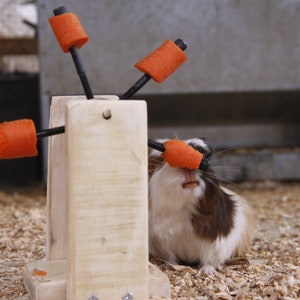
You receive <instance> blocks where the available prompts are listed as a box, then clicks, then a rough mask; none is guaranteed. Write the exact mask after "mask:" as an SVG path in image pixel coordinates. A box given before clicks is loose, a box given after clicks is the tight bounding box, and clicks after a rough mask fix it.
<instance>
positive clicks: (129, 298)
mask: <svg viewBox="0 0 300 300" xmlns="http://www.w3.org/2000/svg"><path fill="white" fill-rule="evenodd" d="M122 300H133V294H132V293H130V292H127V293H126V294H125V295H123V297H122Z"/></svg>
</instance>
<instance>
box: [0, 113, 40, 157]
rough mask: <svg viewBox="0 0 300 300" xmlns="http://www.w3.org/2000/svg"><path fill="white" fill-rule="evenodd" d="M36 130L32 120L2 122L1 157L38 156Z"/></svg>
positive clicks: (0, 126) (0, 132)
mask: <svg viewBox="0 0 300 300" xmlns="http://www.w3.org/2000/svg"><path fill="white" fill-rule="evenodd" d="M36 142H37V137H36V130H35V126H34V123H33V121H32V120H29V119H22V120H16V121H11V122H4V123H1V124H0V159H9V158H21V157H29V156H36V155H37V154H38V151H37V148H36Z"/></svg>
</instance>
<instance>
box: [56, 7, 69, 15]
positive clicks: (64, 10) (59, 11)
mask: <svg viewBox="0 0 300 300" xmlns="http://www.w3.org/2000/svg"><path fill="white" fill-rule="evenodd" d="M67 12H68V10H67V8H66V7H65V6H60V7H57V8H55V9H54V10H53V14H54V16H59V15H62V14H65V13H67Z"/></svg>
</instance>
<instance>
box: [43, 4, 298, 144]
mask: <svg viewBox="0 0 300 300" xmlns="http://www.w3.org/2000/svg"><path fill="white" fill-rule="evenodd" d="M61 5H66V6H67V8H68V9H69V11H72V12H74V13H76V14H77V15H78V17H79V19H80V20H81V23H82V24H83V26H84V27H85V29H86V31H87V33H88V35H89V37H90V41H89V43H88V44H86V45H85V46H84V47H83V48H82V49H80V54H81V57H82V60H83V62H84V65H85V68H86V70H87V73H88V77H89V79H90V83H91V86H92V89H93V91H94V93H95V94H118V95H120V94H122V93H123V92H125V91H126V90H127V89H128V88H129V87H130V86H131V85H132V84H133V83H134V82H135V81H136V80H137V79H138V78H139V77H140V76H141V73H140V72H139V71H138V70H137V69H135V68H134V64H135V63H136V62H137V61H138V60H140V59H141V58H143V57H144V56H146V55H148V54H149V53H150V52H152V50H154V49H156V48H157V47H158V46H160V45H161V44H162V43H163V42H164V41H165V40H166V39H172V40H175V39H176V38H182V39H183V40H185V42H186V43H187V45H188V48H187V50H186V54H187V56H188V61H187V62H186V63H185V64H184V65H183V66H182V67H181V68H180V69H179V70H178V71H177V72H176V73H175V74H173V75H172V76H171V77H170V78H168V79H167V80H166V81H165V82H164V83H162V84H158V83H156V82H153V81H150V82H149V83H148V84H147V85H146V87H144V88H143V89H142V93H143V98H144V99H146V98H147V95H150V94H152V95H153V94H159V95H160V96H161V97H163V95H176V94H177V95H178V94H185V95H186V96H187V97H189V94H190V95H192V94H193V95H194V96H195V95H196V96H197V95H201V94H203V93H210V92H217V93H218V95H219V96H218V97H219V98H218V101H220V102H218V101H217V102H218V103H221V101H227V100H225V99H222V97H220V94H221V95H222V93H226V92H237V91H238V92H240V93H243V92H257V91H274V90H275V91H280V90H281V91H294V90H299V88H300V18H299V15H300V1H299V0H189V1H182V0H152V1H146V0H140V1H138V0H115V1H113V0H85V1H79V0H77V1H76V0H74V1H65V2H62V1H57V0H53V1H43V0H38V8H39V51H40V67H41V73H40V79H41V80H40V85H41V96H42V97H41V101H42V120H43V121H42V122H43V123H42V126H43V127H47V126H48V114H49V99H50V96H52V95H68V94H83V90H82V87H81V85H80V82H79V79H78V76H77V74H76V72H75V68H74V65H73V62H72V59H71V56H70V55H69V54H64V53H63V52H62V51H61V49H60V48H59V46H58V43H57V41H56V39H55V37H54V35H53V32H52V30H51V28H50V26H49V23H48V18H49V17H51V16H52V15H53V14H52V11H53V9H54V8H56V7H58V6H61ZM227 98H228V97H227ZM193 99H195V98H193ZM199 99H201V98H199ZM146 100H147V99H146ZM199 101H200V100H199ZM241 101H243V99H242V100H241ZM249 101H250V102H251V100H249ZM262 101H263V99H262ZM218 103H215V105H218ZM230 103H231V102H230ZM227 104H228V102H226V103H225V104H223V106H224V107H226V105H227ZM274 105H276V103H274ZM250 106H251V105H250ZM250 106H249V105H248V106H247V107H250ZM177 109H178V112H182V111H184V110H185V111H186V110H187V109H193V107H188V106H184V103H183V104H182V105H180V106H178V108H177ZM211 109H213V108H211ZM280 109H282V106H281V107H280V106H278V107H276V110H280ZM292 109H294V108H292ZM296 109H297V108H296ZM229 110H236V112H235V113H236V114H237V115H238V114H239V111H238V110H237V108H236V106H227V111H229ZM244 110H245V107H244ZM272 110H273V109H272ZM257 111H258V113H259V109H258V110H257ZM210 113H212V115H214V114H215V113H214V112H213V111H210ZM253 113H254V112H253V111H252V114H253ZM224 114H225V115H226V111H225V112H224ZM287 115H290V113H289V114H287ZM150 118H151V116H150ZM199 119H201V110H199ZM214 122H215V120H208V123H209V125H210V126H211V127H202V128H204V130H205V129H207V132H208V133H209V135H210V136H209V138H210V141H211V142H212V143H213V144H215V145H221V146H222V145H223V146H224V145H225V146H226V147H235V146H236V145H240V146H243V143H244V141H245V140H246V141H247V145H246V146H255V145H256V144H255V143H256V141H257V140H258V139H259V140H260V141H264V140H266V141H269V140H271V141H274V139H275V140H276V141H278V140H280V141H283V142H284V141H285V140H286V138H285V137H286V132H288V136H291V137H292V138H290V140H289V141H290V144H291V145H294V144H295V143H296V142H295V141H298V140H299V137H298V136H297V134H296V133H297V132H298V128H299V122H298V121H295V119H293V120H292V123H293V124H289V122H290V121H289V120H288V121H287V123H285V124H284V125H281V124H277V125H276V126H277V127H276V126H275V127H272V124H271V125H270V126H269V125H268V126H267V127H264V128H267V131H268V132H269V133H268V136H270V137H272V138H271V139H269V138H268V139H264V134H263V132H264V131H263V132H261V131H259V130H257V128H259V127H256V125H257V124H252V125H253V127H251V128H250V129H249V130H250V131H249V130H248V131H247V132H248V133H249V132H258V135H259V134H260V136H259V137H258V139H254V140H253V139H252V140H251V136H250V135H248V136H247V137H246V136H243V134H244V132H241V133H240V135H239V136H237V135H236V134H235V133H236V132H237V130H238V131H239V128H240V127H239V124H232V123H230V124H231V125H232V130H231V129H230V130H229V131H224V130H223V129H224V126H223V125H224V124H226V122H227V121H226V120H224V123H223V124H218V126H219V127H217V126H214V125H215V123H214ZM271 122H272V121H271ZM274 122H275V123H276V120H275V119H274ZM295 122H296V126H294V125H295ZM290 123H291V122H290ZM200 125H201V126H202V125H203V124H199V123H197V122H196V123H195V124H188V126H192V127H190V128H189V129H191V130H192V131H191V132H194V131H193V128H199V126H200ZM235 125H236V127H234V126H235ZM180 126H181V127H180V128H179V127H177V128H169V129H168V128H162V129H161V130H162V131H159V132H157V131H155V130H156V129H155V128H154V129H153V130H151V128H150V131H149V132H150V133H152V134H155V135H157V136H161V133H164V130H165V131H166V130H167V133H172V132H173V130H176V131H179V132H180V131H182V130H185V131H184V132H182V137H184V135H185V134H189V131H187V130H186V129H184V128H183V126H182V125H180ZM193 126H195V127H193ZM197 126H198V127H197ZM258 126H260V125H259V124H258ZM220 128H221V129H222V130H221V131H220ZM247 128H248V127H247ZM227 129H228V127H226V128H225V130H227ZM281 129H282V130H281ZM293 129H294V130H293ZM291 130H292V132H293V133H292V134H291V135H290V134H289V132H290V131H291ZM239 132H240V131H239ZM273 133H275V135H274V136H273ZM175 134H176V132H175ZM202 135H203V133H200V136H202ZM227 135H228V139H224V136H227ZM279 135H280V136H279ZM278 137H279V139H278ZM228 140H229V141H233V145H232V144H230V145H228V143H227V141H228ZM226 143H227V144H226ZM272 143H273V142H272ZM244 144H245V143H244ZM296 144H297V143H296ZM276 145H277V144H276ZM276 145H275V144H274V143H273V144H272V145H269V144H267V145H265V146H276ZM244 146H245V145H244ZM260 146H261V147H263V146H264V145H260ZM281 146H282V144H281Z"/></svg>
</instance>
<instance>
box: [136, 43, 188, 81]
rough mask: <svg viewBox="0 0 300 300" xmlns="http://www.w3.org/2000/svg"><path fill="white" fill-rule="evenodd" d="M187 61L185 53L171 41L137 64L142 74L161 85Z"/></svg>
mask: <svg viewBox="0 0 300 300" xmlns="http://www.w3.org/2000/svg"><path fill="white" fill-rule="evenodd" d="M186 60H187V56H186V55H185V53H184V52H183V51H182V50H181V49H180V48H179V47H178V46H177V45H176V44H175V43H174V42H173V41H171V40H166V41H165V42H164V43H163V44H162V45H161V46H160V47H159V48H157V49H156V50H155V51H153V52H152V53H151V54H149V55H148V56H146V57H145V58H143V59H142V60H140V61H139V62H137V63H136V64H135V67H136V68H137V69H139V70H140V71H141V72H143V73H146V74H148V75H149V76H151V77H152V79H153V80H155V81H157V82H159V83H161V82H163V81H164V80H165V79H166V78H167V77H168V76H170V75H171V74H172V73H173V72H174V71H175V70H176V69H177V68H178V67H179V66H181V65H182V64H183V63H184V62H185V61H186Z"/></svg>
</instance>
